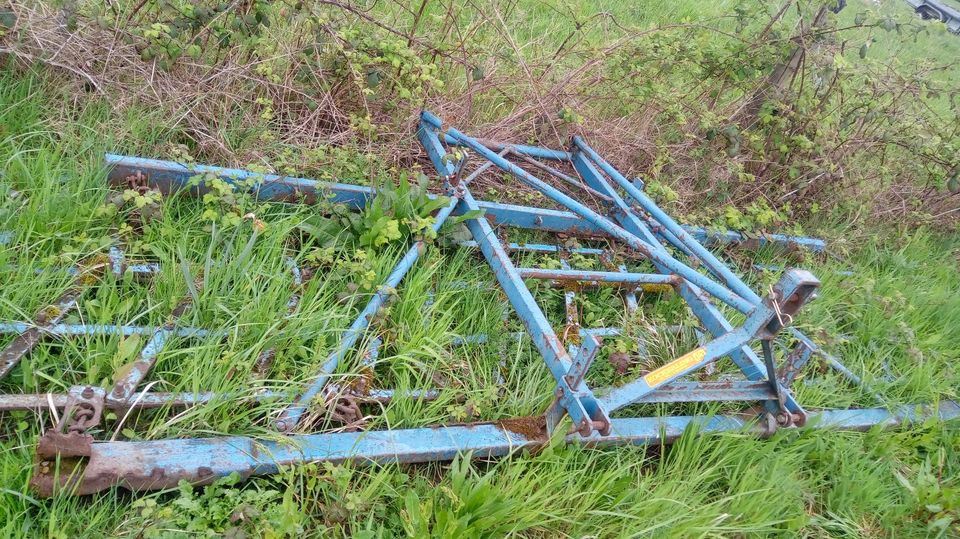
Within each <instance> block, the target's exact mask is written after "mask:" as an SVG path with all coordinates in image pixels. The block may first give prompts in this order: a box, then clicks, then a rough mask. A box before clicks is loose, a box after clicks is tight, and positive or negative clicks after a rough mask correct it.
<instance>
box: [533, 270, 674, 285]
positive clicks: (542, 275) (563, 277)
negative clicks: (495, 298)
mask: <svg viewBox="0 0 960 539" xmlns="http://www.w3.org/2000/svg"><path fill="white" fill-rule="evenodd" d="M517 272H518V273H519V274H520V277H523V278H524V279H541V280H549V281H577V282H583V283H586V284H596V283H612V284H623V285H638V286H639V285H644V284H658V285H668V286H672V285H674V284H676V282H677V281H679V279H678V278H677V277H675V276H673V275H664V274H662V273H629V272H616V271H587V270H573V269H558V270H555V269H544V268H517Z"/></svg>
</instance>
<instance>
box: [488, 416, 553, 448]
mask: <svg viewBox="0 0 960 539" xmlns="http://www.w3.org/2000/svg"><path fill="white" fill-rule="evenodd" d="M493 424H494V425H496V426H497V427H499V428H500V429H501V430H505V431H509V432H513V433H515V434H519V435H521V436H523V437H524V438H526V439H528V440H540V441H544V442H545V441H547V419H546V417H544V416H533V417H513V418H510V419H501V420H499V421H495V422H494V423H493Z"/></svg>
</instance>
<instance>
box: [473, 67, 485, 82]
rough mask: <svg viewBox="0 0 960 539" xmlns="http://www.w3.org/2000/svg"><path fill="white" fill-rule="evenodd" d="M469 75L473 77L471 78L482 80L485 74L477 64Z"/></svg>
mask: <svg viewBox="0 0 960 539" xmlns="http://www.w3.org/2000/svg"><path fill="white" fill-rule="evenodd" d="M470 76H471V77H472V78H473V80H483V77H484V76H486V74H485V73H484V72H483V68H482V67H480V66H477V67H475V68H473V71H471V72H470Z"/></svg>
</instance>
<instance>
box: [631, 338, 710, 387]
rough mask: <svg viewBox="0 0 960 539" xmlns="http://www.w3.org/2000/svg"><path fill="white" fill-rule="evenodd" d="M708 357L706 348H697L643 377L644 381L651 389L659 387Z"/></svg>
mask: <svg viewBox="0 0 960 539" xmlns="http://www.w3.org/2000/svg"><path fill="white" fill-rule="evenodd" d="M706 355H707V350H706V349H705V348H697V349H696V350H694V351H692V352H688V353H686V354H684V355H682V356H680V357H678V358H677V359H675V360H673V361H671V362H670V363H667V364H666V365H664V366H663V367H660V368H659V369H657V370H655V371H653V372H650V373H648V374H647V375H646V376H644V377H643V381H644V382H646V383H647V385H648V386H650V387H657V386H658V385H660V384H662V383H664V382H666V381H667V380H669V379H671V378H673V377H674V376H676V375H678V374H680V373H681V372H683V371H685V370H687V369H689V368H690V367H693V366H694V365H696V364H697V363H700V362H701V361H703V358H704V357H706Z"/></svg>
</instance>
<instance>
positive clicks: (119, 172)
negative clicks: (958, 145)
mask: <svg viewBox="0 0 960 539" xmlns="http://www.w3.org/2000/svg"><path fill="white" fill-rule="evenodd" d="M514 147H515V148H516V147H518V146H517V145H514ZM520 147H522V146H520ZM564 154H565V155H566V157H564V159H566V160H569V159H570V154H569V153H567V152H564ZM106 164H107V167H108V168H109V171H108V179H109V180H110V182H111V183H112V184H114V185H118V186H122V185H124V184H125V183H126V178H128V177H130V176H133V177H137V175H138V174H139V175H141V176H143V177H145V178H146V181H147V184H148V185H149V186H150V187H151V188H154V189H157V190H159V191H161V192H163V193H166V194H172V193H174V192H176V191H179V190H183V189H187V192H188V193H190V194H193V195H198V194H201V193H202V192H203V188H202V187H197V188H189V181H190V178H192V177H193V176H195V175H197V174H201V173H211V174H216V175H217V177H219V178H220V179H222V180H224V181H226V182H227V183H230V184H233V185H236V183H237V181H238V180H249V179H254V180H258V181H259V182H260V184H261V185H260V186H259V187H258V188H255V190H254V192H255V194H256V196H257V197H258V199H260V200H271V201H276V202H284V201H300V200H301V199H302V200H304V201H307V202H310V201H316V200H317V198H318V197H319V198H323V194H324V193H328V194H329V195H330V196H331V200H332V201H334V202H340V203H342V204H345V205H347V206H349V207H351V208H361V207H363V206H364V204H366V202H367V200H368V199H369V198H370V197H373V196H376V191H375V190H374V189H373V188H371V187H364V186H360V185H352V184H348V183H337V182H322V181H318V180H311V179H307V178H288V177H286V176H278V175H275V174H261V173H255V172H251V171H246V170H237V169H231V168H222V167H214V166H207V165H205V166H186V165H182V164H180V163H175V162H172V161H163V160H159V159H147V158H143V157H127V156H121V155H113V154H107V155H106ZM273 184H276V185H273ZM477 204H478V205H479V206H480V207H481V208H482V209H483V210H484V211H485V212H486V215H487V217H489V218H490V219H492V220H493V222H494V224H500V225H507V226H514V227H518V228H527V229H537V230H544V231H547V232H559V233H565V234H575V235H583V236H597V237H607V236H608V234H606V232H604V230H603V229H601V228H599V227H597V226H595V225H594V224H592V223H590V222H589V221H587V220H585V219H583V218H581V217H580V216H578V215H577V214H575V213H572V212H569V211H562V210H551V209H546V208H533V207H529V206H520V205H516V204H503V203H498V202H489V201H485V200H478V201H477ZM684 229H686V230H687V231H688V232H689V233H690V234H692V235H693V236H694V237H695V238H696V239H697V240H699V241H702V242H716V243H720V244H729V243H742V242H744V241H747V238H746V236H744V235H743V234H740V233H738V232H734V231H712V230H707V229H705V228H702V227H696V226H689V225H684ZM756 239H757V241H758V242H759V244H760V245H764V244H766V243H774V244H778V245H780V244H782V245H801V246H805V247H809V248H810V249H811V250H813V251H817V252H819V251H823V250H824V249H825V248H826V244H825V243H824V242H823V240H820V239H816V238H804V237H795V236H785V235H782V234H763V235H760V236H759V237H758V238H756Z"/></svg>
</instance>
